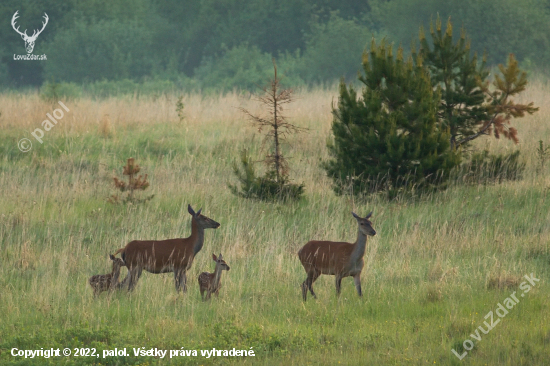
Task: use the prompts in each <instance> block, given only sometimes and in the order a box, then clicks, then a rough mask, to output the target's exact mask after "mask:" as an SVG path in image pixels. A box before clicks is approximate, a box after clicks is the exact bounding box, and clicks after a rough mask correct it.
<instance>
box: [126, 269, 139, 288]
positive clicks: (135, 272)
mask: <svg viewBox="0 0 550 366" xmlns="http://www.w3.org/2000/svg"><path fill="white" fill-rule="evenodd" d="M126 277H127V278H129V280H128V291H132V290H133V289H134V288H135V287H136V285H137V282H138V280H139V278H140V277H141V267H134V268H131V269H130V270H129V271H128V275H127V276H126ZM124 282H126V280H124Z"/></svg>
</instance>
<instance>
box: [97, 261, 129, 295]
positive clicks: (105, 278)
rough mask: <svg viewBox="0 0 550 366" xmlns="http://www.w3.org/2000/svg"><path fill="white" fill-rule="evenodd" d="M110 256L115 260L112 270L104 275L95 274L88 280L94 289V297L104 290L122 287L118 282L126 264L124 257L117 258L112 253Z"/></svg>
mask: <svg viewBox="0 0 550 366" xmlns="http://www.w3.org/2000/svg"><path fill="white" fill-rule="evenodd" d="M109 258H111V260H112V261H113V270H112V272H111V273H108V274H104V275H95V276H92V277H90V279H89V280H88V282H89V283H90V286H92V288H93V289H94V297H96V296H97V295H99V294H100V293H101V292H103V291H112V290H115V289H117V288H118V287H120V286H119V282H118V277H119V276H120V268H122V267H124V266H126V264H124V261H123V260H122V259H120V258H115V256H113V255H112V254H109Z"/></svg>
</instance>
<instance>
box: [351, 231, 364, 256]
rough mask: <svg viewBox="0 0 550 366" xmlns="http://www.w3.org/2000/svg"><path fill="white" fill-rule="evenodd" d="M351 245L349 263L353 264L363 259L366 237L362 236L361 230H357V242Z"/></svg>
mask: <svg viewBox="0 0 550 366" xmlns="http://www.w3.org/2000/svg"><path fill="white" fill-rule="evenodd" d="M353 245H354V248H353V251H352V252H351V258H350V262H352V263H355V262H357V261H359V260H360V259H362V258H363V256H364V255H365V248H366V246H367V236H366V235H365V234H363V233H362V232H361V230H357V240H356V241H355V243H354V244H353Z"/></svg>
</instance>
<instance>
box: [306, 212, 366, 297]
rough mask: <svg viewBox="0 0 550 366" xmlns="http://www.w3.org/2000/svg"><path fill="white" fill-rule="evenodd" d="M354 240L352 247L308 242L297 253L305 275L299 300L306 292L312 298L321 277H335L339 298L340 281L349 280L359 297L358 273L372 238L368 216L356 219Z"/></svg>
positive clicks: (346, 244) (341, 243)
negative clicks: (315, 285)
mask: <svg viewBox="0 0 550 366" xmlns="http://www.w3.org/2000/svg"><path fill="white" fill-rule="evenodd" d="M352 215H353V217H355V219H356V220H357V225H358V226H359V229H358V230H357V240H356V241H355V243H353V244H352V243H344V242H334V241H310V242H308V243H307V244H306V245H304V246H303V247H302V249H300V250H299V251H298V257H299V258H300V261H301V262H302V265H303V266H304V269H305V270H306V273H307V279H306V280H305V281H304V283H302V296H303V298H304V301H306V300H307V290H308V289H309V291H310V292H311V295H312V296H313V297H314V298H317V296H316V295H315V292H313V283H314V282H315V280H317V278H318V277H319V276H320V275H322V274H326V275H333V276H336V294H337V295H338V296H339V295H340V289H341V283H342V278H344V277H347V276H352V277H353V280H354V282H355V288H356V289H357V293H358V294H359V296H363V295H362V293H361V270H362V269H363V266H364V263H363V256H364V255H365V247H366V245H367V236H374V235H376V231H375V230H374V229H373V228H372V223H371V222H370V221H369V218H370V217H371V215H372V212H371V213H369V214H368V215H367V216H366V217H365V218H362V217H359V216H357V215H356V214H355V213H353V212H352Z"/></svg>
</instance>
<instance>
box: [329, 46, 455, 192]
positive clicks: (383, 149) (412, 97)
mask: <svg viewBox="0 0 550 366" xmlns="http://www.w3.org/2000/svg"><path fill="white" fill-rule="evenodd" d="M416 58H417V59H416V60H415V62H414V63H413V60H412V57H411V58H409V59H408V60H404V59H403V51H402V49H401V48H400V49H399V50H398V52H397V56H396V57H395V58H394V56H393V54H392V48H391V46H387V45H386V44H385V42H384V41H382V43H381V44H380V45H376V43H375V41H374V40H373V41H372V44H371V48H370V51H368V52H365V53H364V54H363V70H364V73H365V74H364V75H363V76H361V77H360V78H359V80H360V81H361V82H362V83H363V84H364V88H363V91H362V98H358V95H357V92H356V91H355V89H354V88H353V87H352V86H349V87H348V86H346V85H345V84H344V83H343V82H341V84H340V97H339V100H338V106H337V108H335V109H334V110H333V115H334V119H333V124H332V132H333V135H334V139H333V141H330V142H329V143H328V148H329V153H330V155H331V156H332V159H330V160H329V161H327V162H325V163H324V168H325V169H326V171H327V173H328V175H329V176H330V177H331V178H332V179H333V180H334V183H335V184H334V188H335V191H336V192H337V193H343V192H344V191H346V190H349V189H352V190H353V191H354V192H355V193H358V192H375V191H382V190H387V191H388V192H389V194H390V195H395V194H396V193H397V192H398V191H400V190H407V191H408V190H412V189H415V188H428V187H433V186H435V185H439V184H441V183H443V182H444V180H445V178H446V177H447V176H448V173H449V171H450V170H451V169H452V168H453V167H455V166H456V165H457V164H458V163H459V160H460V159H459V156H458V155H457V154H456V153H455V152H454V151H452V150H451V149H450V146H449V145H450V135H449V131H448V129H441V128H440V125H439V124H438V123H437V116H436V114H437V111H438V106H439V103H440V95H439V93H438V92H437V91H434V89H433V88H432V84H431V81H430V77H429V75H428V72H427V70H426V69H425V68H423V66H422V60H421V58H420V56H419V55H417V56H416Z"/></svg>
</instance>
